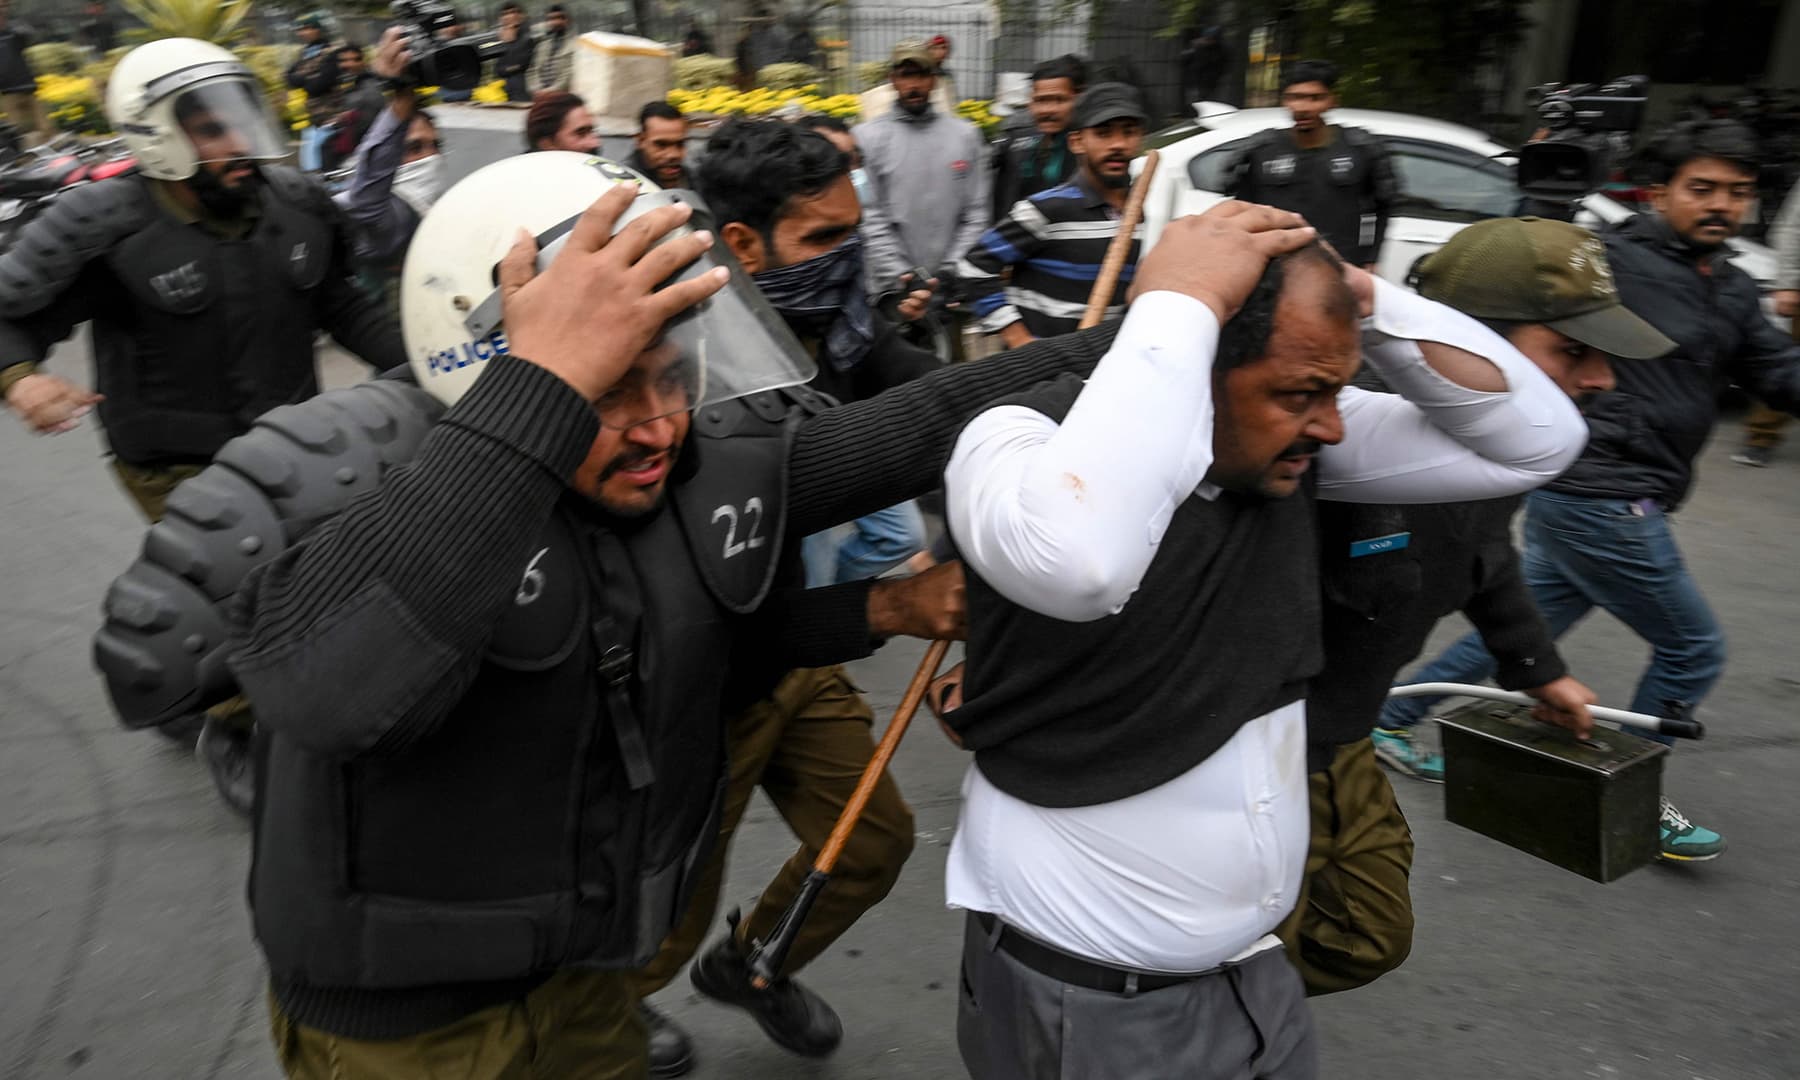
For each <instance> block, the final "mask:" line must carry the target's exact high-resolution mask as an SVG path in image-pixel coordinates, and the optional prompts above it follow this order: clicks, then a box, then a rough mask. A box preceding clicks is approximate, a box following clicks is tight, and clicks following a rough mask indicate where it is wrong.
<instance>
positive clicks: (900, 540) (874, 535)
mask: <svg viewBox="0 0 1800 1080" xmlns="http://www.w3.org/2000/svg"><path fill="white" fill-rule="evenodd" d="M850 527H851V529H852V530H853V531H852V532H851V534H850V535H849V537H847V538H845V539H843V540H842V541H841V542H840V541H839V538H838V535H837V531H836V530H826V531H825V532H818V533H814V534H812V535H811V536H809V537H807V538H806V540H805V541H804V543H803V544H802V546H801V557H802V558H803V559H805V560H806V587H807V588H809V589H816V588H818V587H819V586H821V585H836V584H839V583H841V582H845V581H861V580H862V579H863V578H871V577H874V576H875V575H876V574H879V573H881V572H882V571H884V570H887V569H889V568H890V567H893V566H894V565H896V564H898V563H901V562H904V561H906V560H907V559H909V558H911V557H912V556H913V555H914V554H915V553H917V552H918V551H919V550H920V549H921V548H923V547H924V546H925V540H926V536H925V515H923V514H921V513H919V507H918V504H917V503H913V502H903V503H901V504H900V505H899V506H890V507H888V508H887V509H886V510H877V511H875V512H874V513H873V514H870V515H869V516H867V517H861V518H857V519H856V521H854V522H853V523H852V524H851V526H850Z"/></svg>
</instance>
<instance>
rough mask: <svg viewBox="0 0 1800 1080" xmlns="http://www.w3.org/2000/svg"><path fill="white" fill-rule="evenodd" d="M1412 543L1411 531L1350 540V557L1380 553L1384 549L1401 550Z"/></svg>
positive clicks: (1355, 557)
mask: <svg viewBox="0 0 1800 1080" xmlns="http://www.w3.org/2000/svg"><path fill="white" fill-rule="evenodd" d="M1410 543H1412V533H1409V532H1400V533H1388V534H1387V535H1386V536H1376V537H1371V538H1370V539H1368V540H1352V541H1350V557H1351V558H1352V559H1360V558H1362V557H1363V556H1364V555H1380V554H1381V553H1382V552H1385V551H1402V550H1404V549H1405V548H1406V545H1408V544H1410Z"/></svg>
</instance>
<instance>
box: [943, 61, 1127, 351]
mask: <svg viewBox="0 0 1800 1080" xmlns="http://www.w3.org/2000/svg"><path fill="white" fill-rule="evenodd" d="M1147 119H1148V114H1147V113H1146V112H1145V111H1144V104H1143V101H1142V99H1140V98H1139V97H1138V93H1137V91H1136V90H1133V89H1132V88H1131V87H1129V86H1126V85H1125V84H1124V83H1100V84H1098V85H1096V86H1092V87H1089V88H1088V89H1087V91H1086V92H1084V93H1083V94H1082V95H1081V97H1080V98H1078V99H1076V102H1075V119H1074V125H1073V128H1072V130H1071V131H1070V132H1069V148H1070V149H1071V150H1073V151H1074V152H1075V154H1076V156H1077V159H1078V160H1079V161H1080V162H1081V169H1080V171H1079V172H1078V173H1077V174H1076V176H1075V179H1074V180H1073V181H1072V182H1071V183H1068V184H1064V185H1062V186H1061V187H1055V188H1051V189H1050V190H1048V191H1042V192H1039V193H1038V194H1036V195H1033V196H1031V197H1030V198H1028V199H1024V200H1022V201H1021V202H1019V203H1018V205H1016V206H1014V207H1013V208H1012V210H1011V211H1010V212H1009V213H1008V214H1007V215H1006V217H1005V218H1003V219H1002V220H1001V221H1000V223H999V224H998V225H995V226H994V227H993V228H991V229H989V230H988V231H987V232H985V233H983V234H982V237H981V239H980V240H979V241H978V242H977V243H976V244H975V246H974V247H973V248H971V249H970V250H969V253H968V254H967V255H965V256H963V260H962V262H961V263H960V264H959V265H958V266H957V269H956V272H957V275H958V276H959V278H960V280H961V282H962V285H963V289H964V292H965V295H966V296H968V297H970V298H972V302H971V304H970V307H971V309H972V310H973V311H974V313H975V315H976V316H977V317H978V318H980V319H981V320H982V328H983V329H984V330H987V331H988V332H989V333H995V334H999V335H1000V339H1001V340H1002V341H1004V342H1005V343H1006V345H1007V347H1008V348H1018V347H1019V346H1020V345H1023V344H1025V343H1026V342H1029V341H1035V340H1037V339H1038V338H1041V337H1050V336H1052V335H1055V334H1066V333H1068V332H1070V331H1071V330H1074V329H1075V328H1076V326H1078V325H1079V324H1080V323H1081V316H1082V314H1083V313H1084V312H1085V311H1086V310H1087V302H1088V293H1089V292H1090V291H1091V290H1092V289H1093V287H1094V279H1095V278H1096V277H1098V276H1099V273H1100V264H1101V263H1102V262H1104V261H1105V259H1106V249H1107V247H1108V246H1109V245H1110V244H1111V243H1112V239H1113V237H1114V236H1115V235H1117V233H1118V231H1119V218H1120V215H1121V214H1122V213H1123V211H1124V208H1125V197H1126V195H1128V194H1129V191H1130V187H1131V159H1132V158H1134V157H1137V156H1138V153H1139V152H1140V151H1141V150H1143V148H1144V123H1145V121H1146V120H1147ZM1142 228H1143V227H1142V226H1141V225H1140V226H1139V227H1138V232H1137V233H1135V234H1134V235H1133V238H1132V239H1133V241H1134V242H1133V244H1132V246H1131V253H1130V254H1129V255H1128V256H1127V257H1126V260H1125V269H1124V270H1123V271H1122V272H1121V273H1120V274H1119V284H1118V288H1117V290H1116V292H1115V293H1114V295H1113V296H1111V297H1109V298H1108V301H1107V314H1108V315H1109V316H1112V315H1117V314H1119V313H1120V312H1122V311H1124V310H1125V303H1124V299H1125V291H1126V289H1127V288H1129V286H1130V284H1131V275H1132V271H1133V269H1134V267H1135V266H1136V264H1137V240H1138V238H1139V237H1141V236H1142Z"/></svg>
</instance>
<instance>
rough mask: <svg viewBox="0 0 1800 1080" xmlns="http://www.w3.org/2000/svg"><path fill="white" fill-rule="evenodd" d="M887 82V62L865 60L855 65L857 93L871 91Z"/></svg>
mask: <svg viewBox="0 0 1800 1080" xmlns="http://www.w3.org/2000/svg"><path fill="white" fill-rule="evenodd" d="M887 81H888V62H887V61H886V60H865V61H864V62H862V63H860V64H858V65H856V86H855V90H856V92H857V93H861V92H862V91H864V90H871V89H874V88H875V87H877V86H880V85H881V84H882V83H884V82H887Z"/></svg>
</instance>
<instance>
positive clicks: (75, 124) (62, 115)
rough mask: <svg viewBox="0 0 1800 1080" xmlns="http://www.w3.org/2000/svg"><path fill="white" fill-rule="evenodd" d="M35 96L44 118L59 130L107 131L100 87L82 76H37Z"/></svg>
mask: <svg viewBox="0 0 1800 1080" xmlns="http://www.w3.org/2000/svg"><path fill="white" fill-rule="evenodd" d="M37 96H38V100H39V101H41V102H43V104H44V115H45V116H47V117H49V118H50V122H51V123H53V124H55V125H56V126H57V128H59V129H60V130H63V131H89V132H104V131H107V130H108V128H107V124H106V111H105V109H104V108H103V107H102V106H101V102H100V86H99V84H97V83H96V82H94V80H92V79H90V78H88V77H86V76H84V75H40V76H38V80H37Z"/></svg>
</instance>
